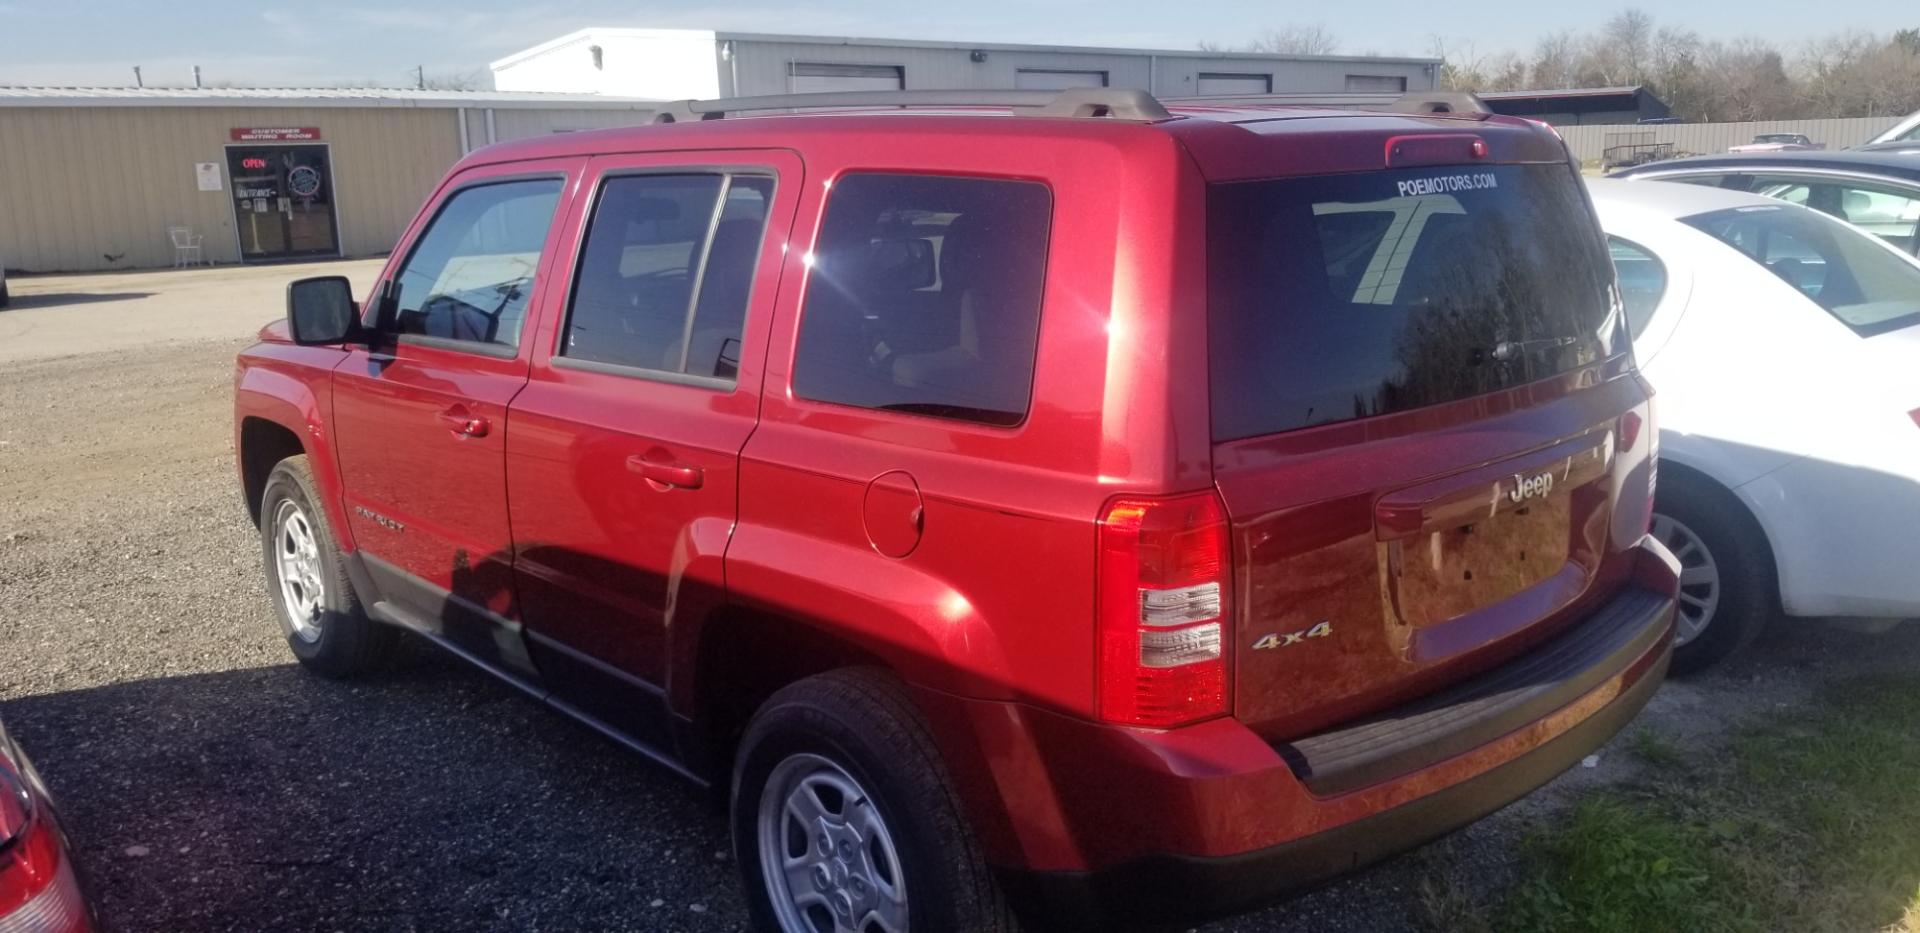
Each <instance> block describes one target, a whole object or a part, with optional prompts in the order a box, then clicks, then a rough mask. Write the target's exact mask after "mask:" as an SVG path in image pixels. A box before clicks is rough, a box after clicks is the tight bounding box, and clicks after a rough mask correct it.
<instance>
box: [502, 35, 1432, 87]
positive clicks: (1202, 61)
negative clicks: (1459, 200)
mask: <svg viewBox="0 0 1920 933" xmlns="http://www.w3.org/2000/svg"><path fill="white" fill-rule="evenodd" d="M491 67H492V69H493V80H494V86H495V87H498V88H500V89H502V90H514V91H559V92H570V93H587V94H619V95H626V96H631V97H647V98H653V99H657V100H674V99H684V98H696V99H709V98H716V97H749V96H755V95H761V94H788V93H806V92H813V91H873V90H935V89H966V88H995V89H1007V88H1034V89H1060V88H1069V87H1121V88H1139V89H1143V90H1146V91H1148V92H1150V93H1152V94H1153V95H1154V96H1156V97H1163V98H1165V97H1194V96H1217V95H1225V96H1246V95H1251V94H1273V93H1290V92H1293V93H1299V92H1313V93H1324V92H1341V93H1344V92H1368V93H1402V92H1406V91H1427V90H1433V89H1435V88H1436V87H1437V86H1438V81H1439V75H1440V60H1439V59H1434V58H1383V57H1376V56H1355V55H1327V56H1314V55H1264V54H1254V53H1248V52H1208V51H1174V50H1161V49H1113V48H1084V47H1078V46H1047V45H1013V44H1007V43H996V42H923V41H915V40H907V39H855V38H833V37H825V36H784V35H765V34H759V33H744V32H714V31H710V30H694V29H614V28H590V29H582V30H580V31H578V32H574V33H569V34H567V35H564V36H561V37H560V38H558V39H554V40H552V41H550V42H544V43H541V44H540V45H536V46H534V47H532V48H530V49H527V50H525V51H522V52H517V53H515V54H513V55H509V56H507V57H506V58H503V59H500V60H499V61H496V62H494V63H493V64H492V66H491Z"/></svg>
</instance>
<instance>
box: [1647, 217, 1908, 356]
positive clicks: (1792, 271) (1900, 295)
mask: <svg viewBox="0 0 1920 933" xmlns="http://www.w3.org/2000/svg"><path fill="white" fill-rule="evenodd" d="M1683 222H1684V223H1686V224H1688V225H1689V226H1692V227H1694V228H1695V229H1698V230H1702V231H1705V232H1706V233H1707V234H1708V235H1710V236H1712V237H1713V238H1714V239H1717V240H1719V241H1720V242H1722V243H1725V244H1727V245H1728V246H1731V247H1733V248H1734V249H1736V250H1739V251H1740V254H1741V255H1743V256H1746V257H1747V258H1748V259H1751V260H1753V261H1754V262H1756V263H1758V264H1760V265H1761V266H1762V267H1764V268H1765V269H1766V270H1767V271H1769V272H1771V273H1773V274H1774V275H1776V276H1778V277H1779V278H1780V280H1781V281H1784V282H1786V283H1787V284H1788V285H1791V286H1793V287H1794V288H1795V289H1797V290H1799V292H1800V293H1801V294H1802V295H1805V296H1807V297H1808V298H1809V299H1811V300H1812V301H1813V302H1814V303H1815V304H1818V305H1819V306H1820V307H1822V308H1825V309H1826V310H1827V311H1828V313H1830V314H1832V315H1833V316H1834V317H1836V318H1838V319H1839V320H1840V321H1841V323H1843V324H1846V325H1847V326H1848V327H1850V328H1853V330H1854V332H1855V333H1858V334H1860V335H1862V336H1872V335H1874V334H1880V333H1885V332H1887V331H1890V330H1898V329H1900V328H1903V327H1910V326H1912V325H1914V324H1920V264H1916V263H1915V262H1914V261H1913V260H1911V259H1908V258H1907V257H1904V256H1901V255H1899V254H1898V253H1896V252H1894V251H1893V250H1891V249H1888V248H1887V247H1886V246H1884V245H1882V244H1880V243H1876V242H1874V240H1873V238H1872V237H1871V236H1869V235H1867V234H1866V233H1863V232H1861V231H1860V230H1858V229H1855V228H1853V227H1850V226H1848V225H1846V224H1843V223H1840V222H1838V221H1835V220H1832V219H1831V218H1828V217H1825V216H1823V215H1821V214H1819V213H1816V212H1814V211H1808V210H1801V209H1799V208H1793V207H1744V208H1736V209H1734V210H1726V211H1714V212H1712V213H1708V214H1699V215H1696V216H1693V217H1687V218H1684V219H1683Z"/></svg>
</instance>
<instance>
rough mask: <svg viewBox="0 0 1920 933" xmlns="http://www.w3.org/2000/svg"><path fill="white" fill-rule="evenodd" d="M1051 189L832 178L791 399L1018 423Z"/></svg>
mask: <svg viewBox="0 0 1920 933" xmlns="http://www.w3.org/2000/svg"><path fill="white" fill-rule="evenodd" d="M1052 205H1053V199H1052V194H1051V193H1050V192H1049V191H1048V189H1047V187H1046V186H1045V185H1042V184H1039V183H1037V182H1030V181H1006V180H999V179H986V178H958V177H944V176H928V175H890V174H853V175H848V176H845V177H843V178H840V179H838V180H836V181H835V182H834V183H833V194H832V195H831V196H830V197H829V198H828V200H827V209H826V216H825V217H824V218H823V219H822V221H821V230H820V239H819V242H818V244H816V246H815V248H814V252H813V256H812V257H811V259H812V271H811V272H810V273H809V274H808V277H807V291H806V297H805V304H804V308H803V311H802V317H801V320H800V334H799V339H798V346H797V348H796V349H795V351H794V364H793V391H794V393H795V394H797V395H799V396H800V397H801V398H807V399H813V400H815V401H822V402H835V403H839V404H842V405H856V406H859V407H862V408H875V409H880V410H883V411H898V412H908V413H912V414H921V415H931V416H934V417H940V418H954V419H959V420H963V421H976V422H981V423H984V424H994V425H1012V424H1018V423H1019V422H1020V421H1021V420H1022V419H1023V418H1024V417H1025V416H1026V412H1027V401H1028V396H1029V395H1030V393H1031V391H1032V384H1033V362H1034V350H1035V344H1036V342H1037V341H1038V339H1039V331H1040V295H1041V292H1042V290H1043V288H1044V286H1045V284H1046V265H1047V234H1048V227H1049V223H1050V219H1051V213H1052Z"/></svg>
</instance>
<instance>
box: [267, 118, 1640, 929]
mask: <svg viewBox="0 0 1920 933" xmlns="http://www.w3.org/2000/svg"><path fill="white" fill-rule="evenodd" d="M985 93H986V94H987V95H993V96H991V98H990V99H983V98H982V97H981V96H980V95H978V94H975V95H973V96H972V97H971V98H970V99H963V98H962V94H961V92H950V93H946V94H926V93H919V94H916V93H914V92H907V93H905V94H902V95H896V96H893V97H883V98H874V97H872V96H871V95H866V96H858V95H855V96H847V95H826V96H824V98H822V97H815V98H779V99H754V100H742V101H729V102H689V103H683V104H678V105H673V106H671V107H669V108H668V109H667V110H666V111H665V112H664V114H663V116H662V117H661V118H660V119H659V121H658V122H656V123H655V124H653V125H649V126H644V127H634V128H627V129H615V130H606V131H599V132H591V133H572V134H567V135H564V136H556V137H548V138H542V139H530V140H524V141H519V142H509V143H505V144H501V145H496V146H489V147H487V148H485V149H481V150H479V151H477V152H474V153H473V154H471V155H469V156H467V157H466V158H465V159H463V160H462V161H461V162H460V164H458V165H457V166H455V167H454V169H453V171H452V172H451V173H450V174H449V175H448V176H447V178H446V180H445V181H444V182H443V183H442V184H441V185H440V187H439V188H438V189H437V190H436V191H435V192H434V193H433V195H432V197H431V198H430V199H429V200H428V202H427V205H426V208H425V209H424V210H423V211H422V212H421V213H420V215H419V218H418V219H417V220H415V221H414V222H413V224H412V226H411V227H410V228H409V229H408V230H407V231H406V233H405V235H404V236H403V237H402V238H401V239H400V243H399V246H398V248H396V249H395V251H394V253H393V257H392V259H391V260H389V261H388V263H387V265H386V268H385V271H384V272H382V274H381V276H380V278H379V280H378V283H377V284H376V285H375V286H374V288H373V290H372V292H371V293H370V294H369V295H368V296H367V297H366V298H365V300H364V302H355V301H354V299H353V296H352V294H351V292H350V290H349V288H348V287H347V284H346V282H345V280H344V279H340V278H318V279H306V280H302V281H300V282H296V283H294V284H293V285H292V286H291V287H290V288H289V291H288V304H289V310H288V317H287V320H286V321H284V322H278V323H274V324H271V325H269V326H268V327H266V328H265V329H264V330H263V331H262V332H261V335H260V341H259V343H257V344H256V345H254V346H253V347H251V348H249V349H247V350H246V351H244V352H243V353H242V354H241V356H240V358H239V361H238V368H237V372H236V374H235V378H236V391H235V408H236V425H235V428H236V440H237V444H238V450H239V458H238V459H239V464H240V473H241V477H240V478H241V481H242V483H243V485H244V488H245V493H246V500H247V504H248V507H249V508H250V509H251V510H253V514H254V517H255V518H256V520H257V522H258V524H259V527H260V529H261V536H262V541H263V552H264V557H265V569H266V573H267V577H268V581H269V586H268V590H269V592H270V593H271V598H272V600H273V604H274V608H275V610H276V611H277V613H278V615H279V618H280V622H281V625H282V626H283V627H284V629H285V632H286V636H287V643H288V644H289V645H290V646H291V648H292V649H293V653H294V654H295V655H296V656H297V657H298V658H299V660H300V662H301V663H302V664H305V665H306V666H308V667H309V668H312V669H313V670H315V671H317V672H319V673H322V674H326V675H330V676H344V675H350V674H354V673H357V672H361V671H364V670H367V669H369V668H372V667H375V666H377V665H379V664H380V663H382V662H383V661H384V660H385V659H386V658H387V656H388V655H389V654H390V653H391V651H392V650H393V648H394V642H395V638H396V637H397V635H398V633H399V631H400V630H401V629H406V630H411V631H413V632H415V633H418V635H420V636H421V637H424V638H426V639H427V640H429V641H432V642H434V643H436V644H439V645H441V646H443V647H445V648H447V649H449V650H451V651H453V652H454V653H456V654H458V655H460V656H462V657H464V658H466V659H467V660H469V661H472V662H473V663H474V664H476V665H478V666H480V667H481V668H483V669H485V670H487V671H488V672H490V673H492V674H495V675H497V676H499V677H501V678H504V679H506V680H508V681H510V682H512V683H513V684H515V685H517V686H519V687H521V688H523V689H524V690H526V691H527V692H528V693H530V694H532V695H533V696H534V697H537V698H539V699H540V700H542V701H544V702H546V703H547V704H549V705H551V706H552V707H554V708H555V709H557V710H559V711H560V712H563V713H565V714H567V715H569V716H572V717H574V718H576V719H578V720H580V721H582V722H584V723H585V724H587V725H589V726H591V727H593V728H594V729H596V730H598V731H600V732H602V733H604V734H606V735H608V736H610V737H612V738H614V739H616V740H617V741H619V742H621V743H624V744H625V745H627V746H629V747H631V748H633V749H635V750H637V751H639V752H641V753H642V754H644V755H645V756H647V757H649V758H651V759H654V760H655V761H657V762H659V763H660V764H662V765H664V766H666V767H668V768H671V769H673V770H675V771H677V772H679V773H681V774H683V775H684V776H686V777H687V778H689V779H691V780H694V781H697V782H701V783H703V784H707V785H710V786H713V787H714V788H716V789H717V790H718V791H720V792H721V794H720V796H724V797H725V799H726V800H728V801H729V802H730V805H731V814H732V816H731V823H732V829H733V845H734V850H735V853H736V855H737V857H738V862H739V864H740V866H741V871H742V874H743V875H744V880H745V883H746V890H747V896H748V902H749V905H750V908H751V910H752V913H753V916H754V918H755V921H756V922H757V923H758V925H759V926H760V927H762V928H764V929H767V930H781V931H811V933H826V931H861V933H872V931H891V933H901V931H906V930H909V929H912V930H916V931H948V930H1008V929H1013V928H1014V927H1015V926H1016V924H1017V923H1018V922H1019V920H1021V919H1025V920H1027V921H1028V922H1029V923H1040V922H1049V923H1066V924H1073V925H1081V926H1099V927H1104V926H1110V925H1115V924H1121V923H1132V922H1136V921H1142V920H1158V919H1183V918H1190V917H1195V916H1203V915H1210V914H1219V913H1222V912H1228V911H1233V910H1237V909H1242V908H1245V907H1247V906H1250V905H1254V904H1257V903H1259V902H1260V901H1262V900H1264V899H1271V898H1273V897H1275V896H1277V895H1280V894H1282V893H1285V892H1288V891H1291V890H1297V889H1298V888H1300V887H1302V886H1305V885H1310V884H1313V883H1316V882H1319V881H1322V880H1325V879H1327V878H1329V877H1331V876H1333V875H1335V874H1337V873H1340V872H1344V871H1347V870H1350V869H1352V868H1354V867H1356V866H1359V865H1362V864H1366V863H1368V862H1371V861H1374V860H1376V859H1379V858H1382V857H1384V856H1386V855H1389V854H1392V853H1394V852H1397V851H1400V850H1403V849H1406V848H1409V847H1412V846H1415V845H1418V844H1419V843H1421V842H1423V841H1425V840H1428V839H1431V838H1434V837H1435V836H1438V835H1440V834H1442V833H1445V832H1447V831H1449V830H1451V829H1454V828H1456V827H1459V826H1461V825H1463V824H1465V823H1468V822H1470V821H1472V820H1474V819H1477V818H1478V817H1480V816H1482V815H1484V814H1486V813H1489V812H1491V811H1493V810H1495V809H1497V808H1499V807H1501V806H1503V805H1505V804H1506V803H1508V802H1509V801H1512V800H1514V799H1515V798H1517V797H1519V796H1521V795H1523V794H1525V793H1527V792H1528V791H1529V790H1531V789H1532V788H1534V787H1537V786H1539V785H1540V784H1541V783H1543V782H1545V781H1547V780H1548V779H1549V778H1551V777H1553V776H1554V775H1555V774H1557V773H1559V772H1560V771H1561V770H1563V769H1565V768H1566V767H1568V766H1569V765H1570V764H1571V763H1572V762H1574V761H1577V760H1578V759H1580V758H1581V757H1582V756H1584V755H1586V754H1587V753H1588V752H1589V751H1591V750H1592V749H1594V748H1595V747H1597V746H1598V745H1599V744H1600V743H1602V742H1603V741H1605V740H1606V739H1607V738H1608V737H1609V736H1610V735H1612V734H1613V733H1614V732H1615V731H1616V730H1618V729H1619V728H1620V727H1621V726H1622V724H1624V723H1625V722H1626V721H1627V720H1628V719H1629V718H1631V717H1632V716H1633V715H1634V713H1635V712H1636V711H1638V710H1639V709H1640V707H1641V706H1642V704H1644V703H1645V702H1646V700H1647V698H1648V696H1649V695H1650V694H1651V693H1652V692H1653V690H1654V689H1655V687H1656V686H1658V684H1659V683H1660V681H1661V679H1662V677H1663V675H1664V673H1665V670H1666V665H1667V659H1668V654H1669V630H1670V626H1671V619H1672V605H1673V595H1674V591H1675V585H1676V570H1675V565H1674V563H1673V560H1672V558H1671V557H1670V556H1668V555H1667V554H1666V553H1665V552H1664V551H1663V550H1661V549H1660V547H1659V546H1658V545H1657V544H1655V543H1652V542H1651V541H1650V540H1649V539H1648V538H1647V536H1646V531H1647V524H1648V514H1649V511H1648V510H1649V507H1650V505H1651V503H1652V496H1651V491H1652V485H1653V480H1654V469H1653V463H1654V460H1653V454H1654V451H1653V447H1654V443H1655V432H1654V425H1653V421H1652V412H1651V409H1650V400H1649V391H1648V389H1647V388H1646V386H1645V385H1644V383H1643V382H1642V381H1641V380H1640V378H1639V376H1638V375H1637V373H1636V371H1635V368H1634V364H1633V359H1632V356H1631V353H1630V351H1629V347H1628V342H1627V338H1626V335H1625V330H1624V326H1623V323H1622V315H1621V313H1620V311H1619V307H1618V302H1617V301H1616V299H1615V296H1614V282H1613V271H1612V265H1611V263H1610V262H1609V260H1608V255H1607V252H1606V249H1605V246H1604V242H1603V240H1602V238H1601V235H1600V233H1599V232H1598V229H1597V227H1596V224H1595V222H1594V220H1593V215H1592V211H1591V208H1590V206H1589V205H1588V203H1587V201H1586V195H1585V193H1584V189H1583V187H1582V186H1581V184H1580V183H1579V179H1578V176H1577V173H1576V171H1575V169H1574V167H1573V165H1572V164H1570V161H1569V157H1568V154H1567V150H1566V148H1565V146H1564V145H1563V144H1562V143H1561V142H1560V140H1559V139H1558V137H1557V136H1556V135H1554V133H1553V132H1552V130H1550V129H1548V128H1547V127H1545V126H1543V125H1538V124H1532V123H1528V122H1526V121H1521V120H1515V119H1509V118H1502V117H1495V116H1490V115H1487V114H1485V113H1481V112H1472V111H1469V110H1468V109H1466V108H1464V107H1462V108H1456V109H1455V110H1454V111H1453V112H1432V111H1437V110H1444V109H1446V108H1445V105H1444V103H1436V102H1434V101H1431V100H1429V101H1424V102H1405V103H1401V104H1397V105H1394V108H1393V109H1390V110H1386V111H1378V112H1365V111H1360V110H1353V109H1335V108H1331V107H1325V106H1322V107H1312V108H1310V107H1278V106H1263V105H1233V106H1227V105H1221V104H1213V105H1199V104H1196V105H1194V106H1181V107H1175V108H1173V109H1172V110H1171V111H1169V110H1168V109H1167V108H1166V107H1164V106H1163V105H1162V104H1161V103H1160V102H1159V101H1156V100H1154V99H1153V98H1152V97H1149V96H1147V95H1145V94H1142V93H1139V92H1121V91H1104V90H1090V91H1069V92H1064V93H1062V94H1060V95H1059V96H1058V97H1055V96H1053V95H1052V94H1051V93H1048V92H1015V93H1011V94H1009V93H1001V94H998V95H994V92H985ZM969 100H970V101H971V102H969ZM1468 102H1469V103H1471V101H1470V100H1469V101H1468ZM876 104H886V105H888V106H887V107H885V108H884V109H876V107H875V106H873V105H876ZM723 108H725V109H723ZM741 108H746V109H753V110H757V111H761V112H762V115H759V116H745V117H743V116H740V115H738V110H739V109H741ZM772 110H781V111H785V112H784V113H777V114H767V113H765V112H766V111H772ZM729 111H731V112H729ZM675 115H677V116H678V117H679V119H677V120H675V119H672V117H674V116H675Z"/></svg>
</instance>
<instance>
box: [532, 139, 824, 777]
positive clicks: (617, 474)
mask: <svg viewBox="0 0 1920 933" xmlns="http://www.w3.org/2000/svg"><path fill="white" fill-rule="evenodd" d="M588 178H589V180H590V186H591V194H590V195H586V196H583V197H582V198H581V199H580V204H579V206H578V207H577V208H576V210H575V212H574V216H573V218H571V220H570V222H569V227H570V229H571V230H573V231H576V235H575V236H574V237H573V242H571V243H570V244H569V246H568V249H567V256H566V259H565V265H566V267H567V268H569V269H570V271H568V272H566V273H564V281H565V282H568V283H570V286H569V287H568V288H567V289H566V290H565V294H559V292H560V291H561V290H560V289H559V288H558V287H557V286H556V288H555V289H554V290H553V291H554V292H555V295H554V308H555V312H556V313H555V314H554V315H552V316H551V318H552V319H551V321H549V322H547V323H545V324H543V326H542V330H541V332H540V333H539V334H538V336H537V337H536V340H535V343H536V345H537V346H538V348H539V352H538V353H537V354H536V355H535V358H534V360H533V362H532V370H531V378H530V380H529V382H528V385H527V388H526V389H525V390H524V391H523V392H521V393H520V395H519V396H518V397H517V398H515V399H514V402H513V405H512V408H511V424H510V427H509V429H508V431H507V486H508V497H507V498H508V501H509V502H510V503H511V517H512V522H513V528H514V546H515V561H514V575H515V579H516V581H517V584H518V588H519V592H520V595H521V600H522V602H521V609H522V612H523V614H524V619H525V624H526V631H527V635H528V642H529V646H530V648H531V650H532V651H533V653H534V659H535V661H536V663H537V664H538V665H539V667H540V669H541V670H542V672H543V673H545V674H546V675H547V680H548V682H549V683H551V684H552V685H553V687H554V689H555V691H556V693H560V694H562V695H563V696H564V697H565V698H567V699H569V700H570V701H571V702H573V703H575V704H576V705H577V706H579V707H581V708H582V709H584V710H586V711H587V712H588V713H590V714H592V715H595V716H597V717H599V718H601V719H603V720H605V721H608V722H610V723H612V724H614V725H616V726H618V727H620V728H621V729H623V730H624V731H626V732H627V733H628V734H629V735H630V736H633V737H635V738H638V739H641V740H643V741H649V742H654V743H656V744H657V743H658V742H659V741H660V740H662V738H663V735H662V734H661V733H660V732H659V731H658V729H659V727H660V725H661V724H662V723H663V722H664V718H663V717H660V716H657V715H654V714H655V713H657V712H659V711H661V709H663V707H662V705H661V704H660V703H659V702H658V701H659V700H660V699H661V698H662V697H663V696H664V690H665V686H666V684H665V678H666V673H667V671H668V669H669V665H668V664H667V650H668V649H667V638H666V636H667V631H668V629H669V627H670V626H672V625H673V624H674V621H675V620H676V619H680V618H697V617H698V615H699V614H701V613H704V612H706V611H709V610H710V609H712V608H713V607H715V606H717V605H718V603H719V601H720V599H721V591H722V577H721V571H720V566H721V559H722V557H723V556H724V553H725V549H726V545H727V540H728V537H729V535H730V534H731V532H732V528H733V521H734V514H735V506H736V502H735V496H736V478H737V475H738V472H739V456H740V449H741V447H742V446H744V445H745V443H746V440H747V436H748V434H750V433H751V432H752V431H753V428H754V425H755V423H756V421H757V419H758V414H759V396H760V379H761V364H762V361H763V358H764V356H765V353H766V350H765V347H766V339H767V336H766V335H767V328H768V321H769V318H770V310H771V307H772V303H773V298H774V292H775V290H776V288H777V286H778V283H779V274H780V265H781V263H780V257H781V255H782V253H783V251H784V249H785V241H786V235H787V232H788V229H789V227H790V226H791V224H792V218H793V212H794V203H795V201H796V200H797V198H798V192H799V188H800V179H801V165H800V161H799V159H798V158H797V157H796V156H794V155H793V154H792V153H790V152H784V151H752V150H735V151H728V152H724V153H721V152H716V153H687V152H677V153H671V154H632V155H619V156H607V157H601V158H596V159H594V160H593V161H592V163H591V164H590V165H589V166H588ZM556 281H562V280H556ZM636 697H637V698H639V699H640V700H641V701H642V702H640V703H638V704H636V703H635V702H634V700H635V698H636Z"/></svg>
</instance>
